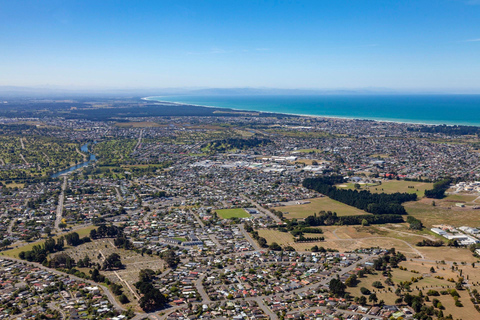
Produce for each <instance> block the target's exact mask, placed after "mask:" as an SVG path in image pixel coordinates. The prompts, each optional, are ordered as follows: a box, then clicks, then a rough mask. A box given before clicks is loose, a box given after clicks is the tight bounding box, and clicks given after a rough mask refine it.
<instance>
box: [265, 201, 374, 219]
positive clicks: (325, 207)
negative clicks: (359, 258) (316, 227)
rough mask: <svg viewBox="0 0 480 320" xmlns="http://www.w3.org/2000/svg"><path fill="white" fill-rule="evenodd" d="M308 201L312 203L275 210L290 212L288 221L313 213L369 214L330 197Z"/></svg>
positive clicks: (287, 215)
mask: <svg viewBox="0 0 480 320" xmlns="http://www.w3.org/2000/svg"><path fill="white" fill-rule="evenodd" d="M307 200H308V201H310V203H308V204H297V205H292V206H283V207H276V208H274V209H275V210H278V211H282V212H283V213H286V212H288V214H286V215H285V217H286V218H288V219H293V218H296V219H304V218H306V217H308V216H311V215H313V213H318V212H320V211H333V212H336V213H337V215H339V216H347V215H359V214H368V213H366V212H365V211H362V210H359V209H357V208H355V207H351V206H349V205H346V204H343V203H341V202H338V201H335V200H332V199H330V198H328V197H321V198H314V199H307Z"/></svg>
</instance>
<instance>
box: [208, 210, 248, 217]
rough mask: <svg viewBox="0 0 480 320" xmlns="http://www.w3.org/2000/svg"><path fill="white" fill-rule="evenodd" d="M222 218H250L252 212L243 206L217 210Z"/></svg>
mask: <svg viewBox="0 0 480 320" xmlns="http://www.w3.org/2000/svg"><path fill="white" fill-rule="evenodd" d="M215 212H216V213H217V214H218V216H219V217H220V218H222V219H232V218H250V214H249V213H248V212H246V211H245V210H243V209H241V208H235V209H219V210H215Z"/></svg>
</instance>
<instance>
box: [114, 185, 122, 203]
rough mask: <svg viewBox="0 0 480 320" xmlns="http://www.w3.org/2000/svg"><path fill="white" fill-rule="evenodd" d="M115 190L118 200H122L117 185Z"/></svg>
mask: <svg viewBox="0 0 480 320" xmlns="http://www.w3.org/2000/svg"><path fill="white" fill-rule="evenodd" d="M115 191H116V192H117V198H118V201H123V197H122V194H121V193H120V190H119V189H118V187H115Z"/></svg>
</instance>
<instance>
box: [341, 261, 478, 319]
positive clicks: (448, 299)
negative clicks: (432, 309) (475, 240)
mask: <svg viewBox="0 0 480 320" xmlns="http://www.w3.org/2000/svg"><path fill="white" fill-rule="evenodd" d="M400 265H401V266H403V267H405V268H407V271H404V270H400V269H393V270H392V280H393V282H394V284H395V285H397V284H398V283H400V282H401V281H407V280H408V281H410V280H411V279H412V277H414V278H417V277H419V276H422V277H423V279H421V280H418V281H417V282H414V283H413V284H412V285H411V290H412V294H418V293H419V291H420V290H421V291H422V292H423V294H424V295H426V293H427V291H428V290H430V289H433V290H437V291H439V292H440V291H441V290H444V289H446V288H454V287H455V284H454V283H451V282H448V281H447V280H446V279H448V278H454V279H457V277H458V272H452V271H451V269H450V266H449V265H443V264H437V263H435V262H431V263H430V262H419V261H404V262H402V263H401V264H400ZM431 267H434V269H435V273H430V268H431ZM459 268H462V269H463V270H464V275H465V274H468V273H466V272H465V271H466V270H465V269H467V268H468V267H467V266H461V267H459ZM412 271H417V272H418V273H416V272H412ZM477 273H478V272H477ZM435 276H441V277H444V278H445V279H443V280H442V279H436V278H435ZM385 279H386V278H385V277H384V276H383V275H382V274H381V273H376V274H371V275H367V276H366V277H364V278H359V280H360V283H358V284H357V286H356V287H350V288H347V291H348V292H349V293H350V294H352V295H353V296H358V297H359V296H361V295H362V294H361V292H360V288H361V287H365V288H367V289H369V290H371V291H372V292H375V293H376V294H377V297H378V298H379V299H383V300H384V301H385V303H386V304H394V302H395V300H396V299H397V298H398V297H397V295H395V293H394V291H395V289H396V286H395V287H389V286H387V285H386V284H385ZM374 281H380V282H381V283H382V284H383V285H384V288H380V289H376V288H374V287H373V286H372V283H373V282H374ZM389 288H391V290H389ZM475 288H477V290H478V286H477V285H475ZM458 293H459V294H460V301H461V302H462V304H463V307H456V306H455V304H454V303H455V301H454V299H453V297H452V296H450V295H440V296H437V297H430V300H432V299H433V298H436V299H438V300H439V301H440V302H441V303H442V304H443V306H444V307H445V310H444V311H443V312H444V314H445V315H448V314H452V315H453V318H454V319H479V318H480V314H479V313H478V312H477V311H476V310H475V308H474V305H473V303H472V302H471V301H470V297H469V295H468V291H467V290H459V291H458ZM426 304H427V305H428V306H430V305H432V304H431V302H426Z"/></svg>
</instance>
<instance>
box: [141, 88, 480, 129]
mask: <svg viewBox="0 0 480 320" xmlns="http://www.w3.org/2000/svg"><path fill="white" fill-rule="evenodd" d="M164 97H165V98H167V99H168V96H148V97H144V98H141V100H145V101H152V102H159V103H162V102H163V103H170V104H174V105H188V106H195V107H203V108H213V109H225V110H232V111H243V112H260V113H265V114H269V113H270V114H282V115H289V116H297V117H309V118H320V119H339V120H360V121H375V122H385V123H398V124H411V125H426V126H440V125H447V126H472V127H480V124H463V123H442V122H417V121H414V120H407V119H382V118H367V117H365V118H360V117H345V116H330V115H314V114H301V113H289V112H271V111H262V110H248V109H238V108H231V107H220V106H210V105H200V104H194V103H186V102H181V101H167V100H163V99H162V100H159V99H153V98H164Z"/></svg>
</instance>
